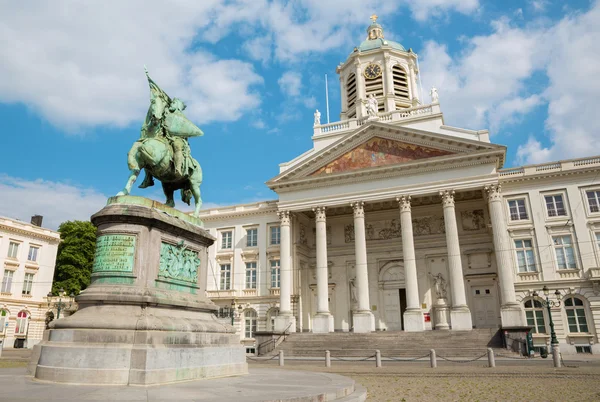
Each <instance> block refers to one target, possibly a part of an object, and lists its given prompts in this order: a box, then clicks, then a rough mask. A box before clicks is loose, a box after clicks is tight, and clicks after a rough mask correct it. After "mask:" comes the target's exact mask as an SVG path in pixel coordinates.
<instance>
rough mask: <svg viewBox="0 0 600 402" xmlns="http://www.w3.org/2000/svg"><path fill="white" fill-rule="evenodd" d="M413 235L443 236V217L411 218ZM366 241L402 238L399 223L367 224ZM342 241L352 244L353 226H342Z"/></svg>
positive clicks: (389, 221)
mask: <svg viewBox="0 0 600 402" xmlns="http://www.w3.org/2000/svg"><path fill="white" fill-rule="evenodd" d="M412 225H413V235H414V236H428V235H438V234H444V233H445V229H444V217H443V216H440V215H430V216H418V217H413V218H412ZM365 232H366V236H367V241H380V240H390V239H399V238H400V237H402V231H401V229H400V223H399V222H398V220H397V219H387V220H382V221H375V222H368V223H367V224H366V227H365ZM344 241H345V242H346V243H352V242H354V225H353V224H348V225H345V226H344Z"/></svg>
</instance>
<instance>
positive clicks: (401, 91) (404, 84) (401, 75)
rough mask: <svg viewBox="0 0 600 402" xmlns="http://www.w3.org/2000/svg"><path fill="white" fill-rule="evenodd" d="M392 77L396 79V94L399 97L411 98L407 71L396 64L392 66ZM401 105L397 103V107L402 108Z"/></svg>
mask: <svg viewBox="0 0 600 402" xmlns="http://www.w3.org/2000/svg"><path fill="white" fill-rule="evenodd" d="M392 77H393V79H394V95H395V96H396V97H398V98H402V99H406V100H410V95H409V92H408V76H407V75H406V71H405V70H404V69H403V68H402V67H401V66H399V65H398V64H396V65H395V66H394V67H392ZM400 108H401V107H400V106H398V105H396V109H400Z"/></svg>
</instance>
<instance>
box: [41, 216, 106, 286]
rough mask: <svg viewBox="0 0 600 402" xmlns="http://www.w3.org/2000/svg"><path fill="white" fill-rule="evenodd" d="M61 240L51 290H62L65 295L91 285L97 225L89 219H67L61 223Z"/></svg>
mask: <svg viewBox="0 0 600 402" xmlns="http://www.w3.org/2000/svg"><path fill="white" fill-rule="evenodd" d="M58 231H59V232H60V238H61V240H62V241H61V243H60V244H59V246H58V255H57V256H56V268H55V270H54V283H53V284H52V293H54V294H58V291H59V289H61V288H62V289H64V290H65V292H66V293H67V294H70V293H71V292H73V293H74V294H75V295H77V294H79V292H81V291H82V290H83V289H85V288H86V287H87V286H88V285H89V284H90V278H91V275H92V265H93V263H94V253H95V252H96V227H95V226H94V225H92V223H91V222H85V221H66V222H63V223H61V224H60V226H59V228H58Z"/></svg>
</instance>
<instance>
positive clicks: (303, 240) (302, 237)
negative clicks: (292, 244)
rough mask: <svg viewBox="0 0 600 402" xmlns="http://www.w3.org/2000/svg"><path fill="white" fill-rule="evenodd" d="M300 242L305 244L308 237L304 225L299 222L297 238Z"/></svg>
mask: <svg viewBox="0 0 600 402" xmlns="http://www.w3.org/2000/svg"><path fill="white" fill-rule="evenodd" d="M298 241H299V242H300V244H303V245H305V246H306V245H307V243H308V239H307V238H306V227H305V226H304V225H303V224H300V238H299V240H298Z"/></svg>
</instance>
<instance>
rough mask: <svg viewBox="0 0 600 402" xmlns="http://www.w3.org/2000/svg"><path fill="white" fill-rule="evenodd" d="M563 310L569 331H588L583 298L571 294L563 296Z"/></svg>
mask: <svg viewBox="0 0 600 402" xmlns="http://www.w3.org/2000/svg"><path fill="white" fill-rule="evenodd" d="M565 311H566V313H567V321H568V323H569V332H589V330H588V325H587V319H586V317H585V306H584V305H583V300H581V299H580V298H578V297H573V296H570V297H567V298H565Z"/></svg>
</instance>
